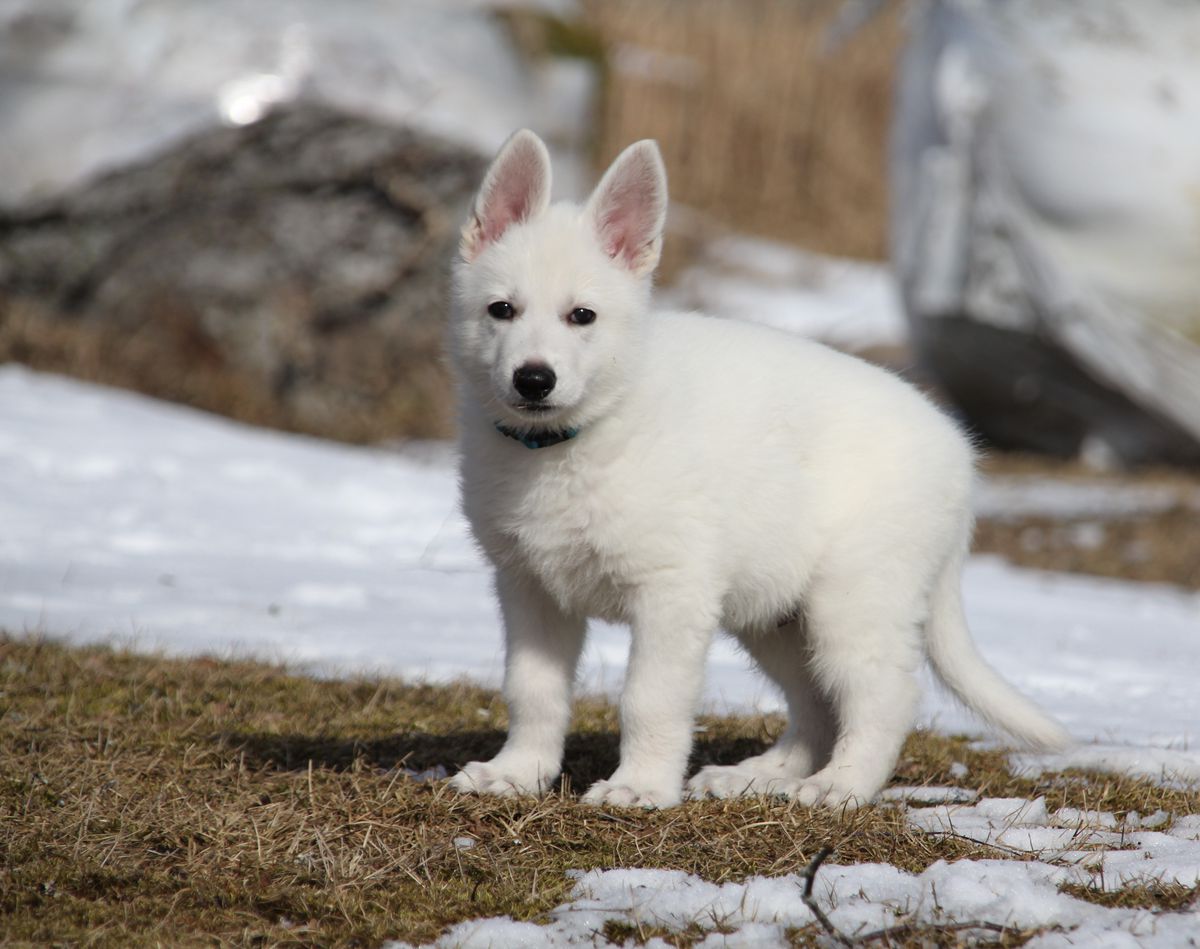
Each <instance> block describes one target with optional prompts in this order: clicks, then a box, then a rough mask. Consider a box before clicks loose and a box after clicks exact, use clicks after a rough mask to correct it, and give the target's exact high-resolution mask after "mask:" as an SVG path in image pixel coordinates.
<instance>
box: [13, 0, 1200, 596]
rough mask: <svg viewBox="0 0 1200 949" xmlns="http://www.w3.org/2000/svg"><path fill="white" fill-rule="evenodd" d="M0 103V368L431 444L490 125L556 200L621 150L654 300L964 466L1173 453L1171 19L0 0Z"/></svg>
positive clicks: (1180, 36)
mask: <svg viewBox="0 0 1200 949" xmlns="http://www.w3.org/2000/svg"><path fill="white" fill-rule="evenodd" d="M0 123H2V124H0V127H2V128H3V129H4V145H3V148H0V361H6V362H17V363H24V364H26V365H28V366H31V367H34V368H36V369H40V370H48V371H53V372H57V373H65V374H69V375H72V376H77V377H81V378H83V379H87V380H91V381H96V382H102V383H107V384H112V385H116V386H121V387H126V388H130V389H134V390H137V391H139V392H142V393H146V394H149V395H152V396H156V397H161V398H165V399H170V400H174V401H178V402H182V403H186V404H189V405H192V406H195V407H199V408H203V409H206V410H210V411H214V412H218V413H222V414H225V415H228V416H231V417H233V418H236V419H240V420H243V421H247V422H251V423H255V424H259V425H265V426H271V427H275V428H281V429H286V430H291V431H296V432H303V433H308V434H313V435H318V436H322V437H327V438H333V439H338V440H342V441H349V442H365V443H374V444H381V443H393V442H396V441H404V440H411V439H430V438H444V437H448V436H450V435H451V434H452V428H453V404H452V393H451V391H450V387H449V382H448V378H447V373H446V371H445V368H444V365H443V361H442V356H441V335H442V324H443V321H444V320H445V318H446V311H447V306H446V298H447V276H448V265H449V261H450V259H451V257H452V255H453V253H454V247H455V244H456V241H457V233H458V228H459V226H460V223H461V221H462V219H463V217H464V214H465V210H466V206H467V202H468V201H469V199H470V197H471V196H472V194H473V192H474V189H475V187H476V186H477V184H478V181H479V177H480V174H481V172H482V170H483V168H484V167H485V166H486V163H487V161H488V160H489V158H490V156H491V155H492V154H493V152H494V150H495V148H496V147H497V146H498V145H499V144H500V143H501V142H502V141H503V140H504V138H505V137H506V136H507V135H508V134H509V133H510V132H511V131H512V130H513V129H515V128H517V127H521V126H528V127H530V128H533V129H534V130H535V131H537V132H538V133H539V134H541V135H542V136H543V137H544V138H545V139H546V140H547V141H548V142H549V143H550V144H551V147H552V150H553V152H554V158H555V174H556V183H555V190H556V193H557V194H558V196H560V197H581V196H582V195H583V194H584V193H586V189H587V188H588V187H589V186H590V184H591V183H592V182H593V181H594V180H595V177H596V175H597V172H598V170H600V169H602V168H603V167H604V166H605V164H606V163H607V162H608V161H610V160H611V158H612V157H613V156H615V154H616V153H617V152H618V151H619V150H620V149H621V148H622V147H624V146H625V145H626V144H628V143H629V142H631V141H634V140H636V139H639V138H646V137H650V138H655V139H657V140H658V142H659V144H660V146H661V147H662V150H663V154H664V157H665V159H666V162H667V166H668V173H669V177H670V183H671V193H672V199H673V204H672V209H671V216H670V223H669V234H668V239H667V242H666V253H665V258H664V264H663V268H662V271H661V273H660V277H659V280H660V286H661V291H662V296H663V298H664V301H665V302H666V303H667V304H670V305H677V306H685V307H699V308H703V309H705V310H708V311H712V312H716V313H718V314H721V315H725V316H729V317H732V318H738V319H750V320H756V321H759V322H765V323H769V324H772V325H776V326H781V327H784V328H786V329H789V330H791V331H794V332H799V333H804V334H807V335H812V336H815V337H818V338H821V339H823V340H825V341H827V342H830V343H831V344H833V345H836V346H839V347H841V348H844V349H848V350H851V351H854V352H858V353H860V354H863V355H865V356H866V357H867V358H870V359H873V360H875V361H878V362H881V363H883V364H885V365H888V366H890V367H892V368H894V369H896V370H897V371H899V372H902V373H904V374H906V375H908V376H910V377H911V378H913V379H914V380H915V381H917V382H918V384H920V385H922V386H924V387H926V388H927V389H928V390H930V391H931V392H933V393H934V394H935V396H936V397H937V398H939V399H941V400H943V401H944V402H945V404H946V405H947V406H948V407H949V408H950V409H951V410H952V411H953V412H955V413H956V414H957V415H958V416H959V417H960V418H961V419H962V420H963V422H964V423H965V424H966V425H967V426H968V427H969V428H970V429H971V430H972V431H973V432H974V433H975V434H976V435H977V436H978V437H979V439H980V441H981V444H985V445H987V446H989V447H991V448H993V449H998V450H1002V451H1005V452H1019V453H1021V455H1020V456H1017V455H1008V454H996V455H995V456H994V459H996V460H994V461H993V462H992V464H993V466H999V467H1000V468H1004V467H1005V466H1006V465H1007V466H1008V467H1009V468H1012V469H1013V470H1028V469H1029V468H1030V466H1032V467H1033V468H1034V469H1037V468H1038V466H1039V465H1049V466H1051V467H1052V468H1053V470H1055V471H1063V470H1066V471H1076V472H1079V471H1109V472H1121V471H1132V472H1135V474H1134V475H1131V477H1154V478H1158V479H1160V480H1161V479H1167V480H1168V481H1170V482H1171V483H1172V484H1182V483H1187V484H1191V483H1192V482H1191V480H1190V479H1191V478H1192V477H1193V475H1190V474H1187V473H1177V472H1188V471H1192V472H1194V470H1195V468H1196V466H1197V463H1198V462H1200V7H1198V6H1197V5H1195V4H1192V3H1180V2H1174V0H1095V2H1082V0H1080V2H1070V0H988V2H984V0H973V2H969V0H925V2H913V3H908V4H905V3H901V2H893V3H883V2H869V0H857V2H855V0H638V2H634V0H345V2H342V3H339V4H337V5H331V4H328V3H322V2H319V0H257V2H255V3H246V2H242V0H0ZM797 384H798V385H801V384H803V380H797ZM1038 458H1044V459H1055V460H1054V461H1049V460H1047V461H1039V460H1037V459H1038ZM1055 465H1058V466H1059V467H1053V466H1055ZM1062 465H1066V466H1067V467H1066V468H1062V467H1061V466H1062ZM1072 466H1074V467H1072ZM1164 466H1166V467H1165V468H1164ZM1170 469H1177V472H1173V471H1172V470H1170ZM1046 470H1051V469H1050V468H1047V469H1046ZM1139 472H1140V473H1139ZM1145 472H1152V473H1153V474H1150V475H1147V474H1145ZM1171 509H1172V511H1174V513H1173V514H1172V517H1174V519H1175V520H1174V521H1172V523H1176V522H1179V521H1180V519H1182V521H1183V522H1186V523H1187V524H1194V523H1195V521H1196V512H1195V510H1194V509H1193V508H1192V507H1190V506H1188V505H1187V504H1183V505H1182V506H1179V505H1176V506H1174V507H1172V508H1171ZM1156 516H1157V515H1156ZM986 533H987V525H986V524H985V530H984V535H985V537H984V542H985V543H986V542H987V540H986ZM1015 538H1016V535H1015V534H1014V535H1013V537H1011V538H1010V537H1007V535H1006V538H1005V539H1004V540H1003V541H1001V540H996V541H995V542H996V543H997V544H1000V543H1002V542H1003V543H1017V540H1016V539H1015ZM1163 543H1164V544H1167V546H1171V545H1175V546H1178V543H1179V541H1178V538H1176V537H1174V535H1172V538H1171V539H1170V541H1169V543H1168V542H1167V541H1163ZM1035 546H1036V545H1035ZM1068 546H1069V545H1068ZM1187 549H1188V551H1189V553H1188V554H1187V557H1190V556H1191V553H1192V552H1196V554H1197V559H1198V560H1200V550H1197V548H1196V547H1195V545H1194V542H1193V546H1191V547H1188V548H1187ZM1114 556H1115V555H1114ZM1181 556H1183V555H1181ZM1187 557H1185V560H1186V559H1187ZM1123 569H1125V568H1124V567H1122V568H1113V570H1114V571H1115V572H1121V570H1123ZM1180 569H1181V570H1182V569H1183V568H1180ZM1197 570H1200V568H1196V567H1189V568H1188V572H1187V577H1189V578H1190V580H1188V582H1191V581H1193V580H1195V576H1196V572H1197Z"/></svg>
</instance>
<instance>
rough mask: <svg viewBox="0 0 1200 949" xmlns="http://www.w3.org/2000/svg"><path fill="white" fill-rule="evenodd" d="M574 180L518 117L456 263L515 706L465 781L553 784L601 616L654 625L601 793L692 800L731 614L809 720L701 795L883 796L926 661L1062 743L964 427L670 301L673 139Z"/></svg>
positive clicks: (800, 344)
mask: <svg viewBox="0 0 1200 949" xmlns="http://www.w3.org/2000/svg"><path fill="white" fill-rule="evenodd" d="M549 194H550V164H549V157H548V155H547V152H546V148H545V146H544V145H543V144H542V142H541V140H539V139H538V138H537V137H536V136H535V135H534V134H533V133H531V132H528V131H521V132H518V133H516V134H515V135H514V136H513V137H512V138H511V139H510V140H509V141H508V142H507V143H506V144H505V146H504V147H503V149H502V150H501V151H500V153H499V155H498V156H497V157H496V159H495V161H494V163H493V164H492V166H491V168H490V169H489V171H488V173H487V176H486V178H485V180H484V182H483V186H482V188H481V190H480V193H479V196H478V197H477V199H476V202H475V207H474V213H473V215H472V217H471V219H470V220H469V222H468V223H467V226H466V228H465V229H464V231H463V236H462V245H461V259H460V260H459V261H458V265H457V269H456V273H455V285H456V287H455V288H456V301H455V302H456V306H455V311H456V312H455V313H454V315H453V320H452V324H453V325H452V328H451V352H452V356H453V362H454V365H455V369H456V372H457V374H458V377H459V381H460V384H461V400H462V410H461V426H462V490H463V505H464V508H465V511H466V514H467V517H468V519H469V520H470V522H471V526H472V529H473V531H474V533H475V537H476V538H477V540H478V541H479V543H480V545H481V546H482V547H483V549H484V551H485V552H486V553H487V556H488V557H489V558H490V559H491V561H492V563H493V564H494V565H495V567H496V589H497V592H498V594H499V597H500V605H501V609H502V612H503V616H504V625H505V630H506V636H507V662H506V668H505V681H504V693H505V697H506V699H507V702H508V707H509V713H510V719H511V724H510V729H509V734H508V740H507V742H506V743H505V745H504V747H503V749H502V750H501V751H500V753H499V754H498V755H496V757H495V758H493V759H492V760H491V761H488V762H472V763H470V764H468V765H467V766H466V767H465V768H463V770H462V771H461V772H459V774H457V775H456V776H455V777H454V778H453V779H452V782H451V783H452V785H453V786H454V787H455V788H457V789H458V790H461V791H475V792H480V793H485V794H536V793H539V792H542V791H545V790H546V789H547V788H548V787H550V786H551V785H552V783H553V782H554V781H555V780H556V778H557V777H558V775H559V772H560V768H561V762H562V754H563V740H564V736H565V733H566V729H567V725H568V721H569V718H570V707H571V688H572V683H573V680H574V676H575V667H576V663H577V661H578V659H579V654H580V649H581V647H582V645H583V639H584V627H585V623H586V620H587V618H588V617H599V618H602V619H605V620H609V621H612V622H621V623H628V624H629V626H630V627H631V628H632V647H631V650H630V655H629V667H628V671H627V674H626V679H625V686H624V690H623V692H622V695H621V762H620V766H619V767H618V768H617V770H616V772H615V773H614V774H613V775H612V777H611V778H609V779H608V780H606V781H599V782H597V783H596V784H595V785H594V786H593V787H592V788H591V789H590V790H589V791H588V792H587V793H586V794H585V796H584V800H585V801H588V802H591V803H596V804H601V803H604V804H621V805H641V806H648V807H663V806H667V805H672V804H676V803H678V802H679V800H680V798H681V793H682V790H683V788H682V785H683V776H684V769H685V768H686V766H687V760H688V754H689V752H690V749H691V743H692V719H693V716H694V714H695V711H696V706H697V703H698V700H699V697H700V694H701V686H702V681H703V677H704V664H705V656H706V653H707V651H708V647H709V643H710V641H711V639H712V637H713V634H714V633H715V632H716V630H717V629H718V628H723V629H725V630H727V631H729V632H730V633H732V634H733V635H735V636H736V637H737V638H738V639H739V640H740V641H741V643H742V645H743V646H744V647H745V649H746V651H747V652H748V653H749V654H750V655H751V656H752V657H753V658H754V659H755V660H756V661H757V662H758V664H759V665H760V666H761V667H762V670H763V671H764V672H765V673H766V674H767V675H768V676H769V677H770V678H771V679H772V680H773V681H774V682H775V683H776V684H777V685H778V686H779V687H780V688H781V689H782V690H783V694H784V696H785V697H786V699H787V705H788V725H787V729H786V730H785V731H784V733H783V735H782V736H781V737H780V739H779V740H778V742H777V743H776V744H775V746H774V747H773V748H771V749H770V750H769V751H767V752H766V753H765V754H762V755H758V756H756V757H754V758H751V759H749V760H747V761H743V762H742V763H741V764H738V765H735V766H732V767H707V768H704V769H703V770H702V771H700V773H699V774H697V775H696V776H695V777H693V778H692V780H691V782H690V784H689V789H690V791H691V792H692V793H693V794H696V795H706V794H711V795H718V796H726V795H736V794H761V793H770V794H782V795H787V796H789V797H793V798H796V799H798V800H800V801H802V802H804V803H808V804H815V803H818V802H825V803H831V804H832V803H837V802H845V801H849V802H856V803H857V802H865V801H869V800H870V799H871V798H873V797H874V796H875V795H876V794H877V793H878V791H879V790H880V788H882V787H883V785H884V783H885V782H886V781H887V779H888V777H889V776H890V774H891V771H892V768H893V767H894V765H895V762H896V758H897V756H898V754H899V751H900V747H901V744H902V742H903V741H904V738H905V736H906V734H907V733H908V730H909V728H910V727H911V725H912V722H913V715H914V711H915V708H916V704H917V698H918V686H917V682H916V680H915V674H916V672H917V668H918V666H919V665H920V663H921V662H922V660H923V659H924V658H925V657H926V656H928V657H929V659H930V660H931V661H932V664H933V668H934V669H935V670H936V671H937V673H938V675H939V676H940V677H941V679H942V680H943V681H944V682H945V683H946V685H948V686H949V687H950V688H951V689H952V690H953V691H954V693H955V694H956V695H957V696H958V697H959V698H960V699H962V700H963V701H964V702H965V703H967V704H968V705H969V706H970V707H971V708H973V709H975V710H976V711H977V712H978V713H979V714H980V715H981V716H983V717H984V718H985V719H987V720H988V721H989V722H991V723H992V724H993V725H996V726H999V727H1000V728H1002V729H1004V730H1006V731H1007V732H1009V733H1010V734H1011V735H1013V736H1015V737H1016V738H1017V739H1020V740H1021V741H1022V742H1024V743H1027V744H1029V745H1032V746H1034V747H1038V748H1058V747H1060V746H1062V745H1064V744H1065V743H1066V741H1067V736H1066V735H1065V733H1064V732H1063V731H1062V729H1061V728H1060V727H1059V726H1058V725H1056V724H1055V723H1054V722H1052V721H1050V720H1049V719H1047V718H1046V717H1045V716H1044V715H1043V714H1042V713H1041V712H1039V711H1038V710H1037V709H1036V708H1035V707H1034V706H1033V705H1031V704H1030V703H1029V702H1028V701H1027V700H1026V699H1024V698H1022V697H1021V696H1020V695H1019V694H1018V693H1017V692H1016V691H1014V690H1013V689H1012V688H1011V687H1010V686H1009V685H1008V684H1007V683H1005V682H1004V681H1003V680H1002V679H1001V678H1000V677H999V676H997V675H996V673H995V672H994V671H993V670H992V669H991V668H990V667H989V666H987V665H986V664H985V663H984V662H983V660H982V659H981V658H980V656H979V655H978V653H977V652H976V651H975V649H974V646H973V645H972V643H971V640H970V637H969V634H968V632H967V629H966V626H965V624H964V621H963V613H962V606H961V602H960V594H959V575H960V571H961V568H962V563H963V558H964V557H965V555H966V552H967V546H968V543H969V539H970V533H971V521H972V518H971V485H972V480H973V459H972V452H971V448H970V446H969V445H968V443H967V440H966V439H965V438H964V437H963V435H962V434H961V433H960V432H959V431H958V429H957V428H956V427H955V426H954V424H953V423H952V422H950V421H949V420H948V419H947V418H945V417H944V416H943V415H942V414H941V413H940V412H939V411H938V410H937V409H936V408H934V407H933V406H932V405H931V404H930V403H929V402H928V401H926V400H925V398H923V397H922V396H921V395H920V394H919V393H917V392H916V391H915V390H914V389H912V388H911V387H910V386H908V385H907V384H906V383H904V382H902V381H901V380H899V379H897V378H896V377H894V376H892V375H890V374H889V373H887V372H885V371H883V370H881V369H878V368H875V367H873V366H870V365H868V364H867V363H864V362H861V361H859V360H857V359H854V358H851V357H849V356H846V355H843V354H840V353H838V352H835V351H833V350H830V349H827V348H825V347H823V346H820V345H818V344H815V343H812V342H807V341H805V340H802V339H796V338H793V337H791V336H787V335H785V334H782V333H779V332H774V331H772V330H768V329H763V328H760V327H755V326H750V325H746V324H742V323H735V322H730V321H725V320H719V319H713V318H708V317H703V316H697V315H692V314H680V313H664V312H655V311H653V310H652V307H651V300H650V283H651V274H652V272H653V271H654V269H655V266H656V265H657V263H658V258H659V251H660V248H661V243H662V230H663V223H664V219H665V215H666V208H667V188H666V176H665V173H664V171H663V166H662V160H661V158H660V157H659V153H658V149H657V147H656V146H655V145H654V143H653V142H650V141H644V142H638V143H637V144H635V145H632V146H630V147H629V148H628V149H626V150H625V152H624V153H622V154H621V156H620V157H619V158H617V160H616V161H615V162H614V163H613V165H612V167H611V168H609V169H608V171H607V173H606V174H605V175H604V178H603V180H602V181H601V182H600V184H599V185H598V186H597V188H596V190H595V192H594V193H593V194H592V196H591V198H590V199H589V200H588V202H587V204H586V205H584V206H583V207H579V206H576V205H572V204H561V203H560V204H555V205H553V206H551V205H550V204H549Z"/></svg>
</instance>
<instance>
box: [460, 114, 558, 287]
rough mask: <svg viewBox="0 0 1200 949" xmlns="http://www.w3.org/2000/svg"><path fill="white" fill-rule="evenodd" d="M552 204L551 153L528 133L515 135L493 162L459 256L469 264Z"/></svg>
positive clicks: (476, 201)
mask: <svg viewBox="0 0 1200 949" xmlns="http://www.w3.org/2000/svg"><path fill="white" fill-rule="evenodd" d="M549 203H550V153H549V152H547V151H546V146H545V145H544V144H543V143H542V140H541V139H540V138H538V137H537V136H536V135H534V134H533V133H532V132H531V131H529V129H521V131H519V132H514V133H513V135H512V136H511V137H510V138H509V140H508V141H507V142H505V143H504V145H503V146H502V147H501V148H500V152H499V154H497V155H496V158H495V159H494V160H493V161H492V164H491V167H490V168H488V170H487V174H486V175H485V176H484V178H483V185H482V186H481V187H480V189H479V194H478V195H476V196H475V206H474V208H473V209H472V211H471V217H470V218H469V219H468V221H467V224H466V227H464V228H463V232H462V242H461V243H460V244H459V253H460V254H461V255H462V259H463V260H465V261H467V262H468V263H470V262H471V261H472V260H474V259H475V258H476V257H478V256H479V252H480V251H482V250H483V248H484V247H486V246H487V245H488V244H490V243H492V241H495V240H498V239H499V238H500V235H502V234H503V233H504V232H505V231H506V230H508V228H510V227H511V226H512V225H514V224H517V223H519V222H520V221H525V220H527V219H529V218H530V217H532V216H533V215H535V214H539V213H540V212H542V211H544V210H545V209H546V205H547V204H549Z"/></svg>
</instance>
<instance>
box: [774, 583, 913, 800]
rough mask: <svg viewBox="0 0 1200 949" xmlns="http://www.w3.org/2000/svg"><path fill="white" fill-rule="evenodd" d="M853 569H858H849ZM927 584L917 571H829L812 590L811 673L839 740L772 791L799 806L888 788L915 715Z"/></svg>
mask: <svg viewBox="0 0 1200 949" xmlns="http://www.w3.org/2000/svg"><path fill="white" fill-rule="evenodd" d="M854 566H855V567H856V568H857V565H854ZM927 599H928V583H927V582H922V578H921V577H920V575H919V568H917V567H909V566H906V565H900V564H896V563H894V562H893V564H891V565H889V566H888V567H884V568H876V569H875V570H874V571H870V572H866V573H865V574H864V572H863V571H862V570H861V569H848V570H846V569H844V570H835V569H829V570H828V572H826V573H825V575H824V576H823V577H822V578H821V579H820V580H819V581H818V582H816V583H814V585H813V588H812V590H811V591H810V597H809V600H808V604H807V606H808V610H807V619H808V632H809V642H810V646H811V649H812V661H813V670H814V672H815V674H816V677H817V679H818V680H819V681H820V683H821V685H822V687H823V689H824V690H825V691H826V692H827V693H828V694H829V695H830V696H832V698H833V701H834V705H835V708H836V717H837V721H838V729H837V732H838V734H837V740H836V741H835V742H834V745H833V749H832V753H831V755H830V759H829V761H828V763H826V764H825V766H824V767H822V768H821V769H820V770H819V771H817V772H816V773H815V774H813V775H811V776H809V777H806V778H803V779H801V780H797V781H784V782H782V783H781V784H780V785H779V786H778V787H777V788H776V791H777V792H778V793H781V794H785V795H786V796H788V797H791V798H794V799H795V800H798V801H800V802H801V803H804V804H810V805H811V804H820V803H823V804H827V805H838V804H847V803H848V804H850V805H852V806H853V805H857V804H865V803H867V802H869V801H870V800H872V799H873V798H874V797H875V795H876V794H878V793H879V791H880V789H881V788H882V787H883V786H884V784H885V783H886V782H887V779H888V778H889V777H890V775H891V773H892V769H893V768H894V767H895V765H896V760H897V758H898V757H899V754H900V748H901V746H902V745H903V743H904V739H905V737H906V736H907V735H908V730H909V728H910V727H911V726H912V722H913V717H914V715H915V713H916V707H917V700H918V697H919V688H918V685H917V680H916V671H917V668H918V666H919V665H920V663H921V661H922V659H923V657H924V653H923V644H922V640H921V633H920V627H921V624H922V623H923V622H924V620H925V616H926V613H927V611H928V605H927Z"/></svg>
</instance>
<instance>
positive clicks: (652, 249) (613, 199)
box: [588, 139, 667, 277]
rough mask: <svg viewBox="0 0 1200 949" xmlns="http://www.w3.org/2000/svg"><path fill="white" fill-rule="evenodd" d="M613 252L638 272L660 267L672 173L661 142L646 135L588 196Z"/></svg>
mask: <svg viewBox="0 0 1200 949" xmlns="http://www.w3.org/2000/svg"><path fill="white" fill-rule="evenodd" d="M588 212H589V213H590V214H591V215H592V220H593V221H594V222H595V226H596V234H597V236H598V237H599V238H600V244H601V246H602V247H603V248H604V250H605V252H606V253H607V254H608V256H610V257H612V258H613V259H614V260H616V261H618V262H619V263H621V264H623V265H624V266H625V267H627V268H629V270H631V271H633V273H635V274H636V275H637V276H639V277H644V276H647V275H648V274H650V273H652V272H653V270H654V268H655V267H657V266H658V258H659V255H660V254H661V253H662V232H663V225H664V224H666V221H667V172H666V169H665V168H663V161H662V156H661V155H660V154H659V153H658V145H656V144H655V143H654V142H653V141H652V140H650V139H645V140H643V141H641V142H634V144H632V145H630V146H629V147H628V148H627V149H625V151H623V152H621V154H620V155H618V156H617V160H616V161H614V162H613V163H612V165H611V166H610V167H609V169H608V171H606V172H605V173H604V177H603V178H601V179H600V184H598V185H596V190H595V191H594V192H593V193H592V196H591V198H590V199H589V200H588Z"/></svg>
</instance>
